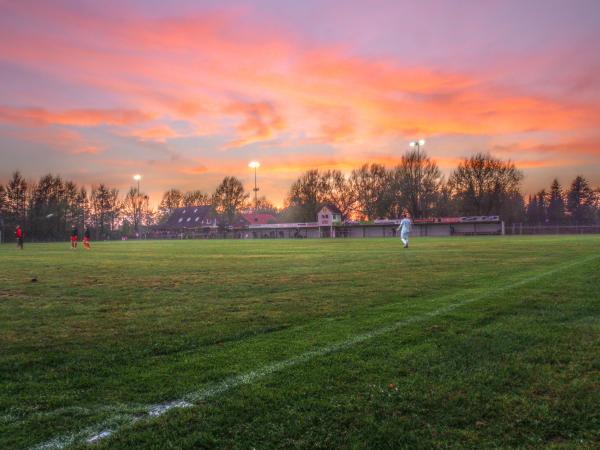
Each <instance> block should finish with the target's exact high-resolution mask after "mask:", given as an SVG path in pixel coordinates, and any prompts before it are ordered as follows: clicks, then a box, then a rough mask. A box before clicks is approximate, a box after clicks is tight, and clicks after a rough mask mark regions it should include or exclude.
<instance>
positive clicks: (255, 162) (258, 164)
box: [248, 161, 260, 169]
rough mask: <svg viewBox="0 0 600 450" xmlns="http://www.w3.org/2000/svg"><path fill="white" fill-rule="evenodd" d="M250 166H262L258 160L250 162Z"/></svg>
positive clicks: (254, 167)
mask: <svg viewBox="0 0 600 450" xmlns="http://www.w3.org/2000/svg"><path fill="white" fill-rule="evenodd" d="M248 167H251V168H253V169H256V168H258V167H260V163H259V162H258V161H252V162H251V163H250V164H248Z"/></svg>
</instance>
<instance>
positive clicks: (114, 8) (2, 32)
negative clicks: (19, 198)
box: [0, 0, 600, 205]
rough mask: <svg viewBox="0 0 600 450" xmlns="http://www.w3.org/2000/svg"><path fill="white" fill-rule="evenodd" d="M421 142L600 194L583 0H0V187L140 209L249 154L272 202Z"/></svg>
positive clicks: (596, 111)
mask: <svg viewBox="0 0 600 450" xmlns="http://www.w3.org/2000/svg"><path fill="white" fill-rule="evenodd" d="M421 137H423V138H425V139H427V145H426V150H427V152H428V153H429V155H430V156H432V157H433V158H434V159H436V160H437V161H438V164H439V165H440V167H441V168H442V169H443V171H444V172H445V173H446V174H447V173H449V171H450V170H451V169H452V168H453V167H455V165H456V164H457V161H458V159H459V158H460V157H463V156H468V155H470V154H472V153H474V152H477V151H489V152H491V153H492V154H494V155H495V156H498V157H502V158H510V159H512V160H513V161H515V162H516V163H517V165H518V166H519V167H520V168H522V169H523V170H524V171H525V175H526V178H525V182H524V186H523V191H524V193H529V192H532V191H536V190H539V189H540V188H542V187H547V186H549V184H550V182H551V180H552V178H553V177H555V176H557V177H558V178H559V180H560V181H561V182H562V183H563V184H567V183H569V182H570V181H571V179H572V178H573V177H574V176H575V175H577V174H582V175H584V176H586V177H587V178H588V179H589V180H590V181H592V183H593V184H594V185H595V186H598V185H600V1H597V0H518V1H517V0H514V1H511V0H497V1H496V0H447V1H441V0H439V1H433V0H419V1H416V0H415V1H401V0H395V1H392V0H390V1H376V0H375V1H350V0H347V1H324V0H320V1H313V0H302V1H299V0H289V1H285V0H264V1H259V0H255V1H201V0H189V1H184V0H179V1H175V0H170V1H168V2H167V1H159V0H143V1H142V0H139V1H136V0H131V1H124V0H119V1H115V0H109V1H107V0H103V1H101V2H100V1H83V0H73V1H53V0H46V1H28V0H0V182H4V181H6V179H7V178H8V177H9V176H10V173H11V172H12V171H13V170H15V169H20V170H21V171H22V172H23V173H24V174H25V175H26V176H27V177H29V178H31V179H33V178H37V177H39V176H40V175H42V174H45V173H48V172H52V173H54V174H60V175H62V176H63V177H64V178H67V179H72V180H74V181H76V182H78V183H82V184H85V185H86V186H88V187H89V186H90V185H91V184H92V183H98V182H101V181H102V182H105V183H108V184H110V185H112V186H115V187H118V188H120V189H121V190H125V189H127V188H128V187H129V186H131V185H132V184H133V180H132V175H133V174H134V173H141V174H142V175H143V179H142V189H143V190H145V191H146V192H149V193H150V194H151V195H152V200H153V203H154V204H156V203H158V201H159V200H160V195H161V193H162V192H163V191H164V190H166V189H168V188H172V187H173V188H179V189H182V190H188V189H202V190H205V191H213V190H214V188H215V186H216V185H217V183H218V182H219V181H220V180H221V179H222V178H223V176H225V175H235V176H237V177H239V178H240V179H242V181H244V183H246V186H247V187H248V188H250V187H251V186H250V183H251V180H252V177H251V170H250V169H249V168H248V166H247V165H248V162H249V161H251V160H258V161H260V162H261V164H262V167H261V168H260V169H259V184H260V186H261V193H263V194H266V195H267V197H269V198H270V199H271V200H272V201H273V202H275V203H276V204H279V205H280V204H281V203H282V202H283V199H284V197H285V194H286V192H287V189H288V187H289V185H290V183H291V182H292V181H293V180H294V179H295V178H296V177H297V176H298V175H299V174H300V173H301V172H302V171H304V170H306V169H309V168H322V169H325V168H338V169H341V170H344V171H349V170H350V169H352V168H354V167H358V166H360V165H361V164H362V163H364V162H381V163H384V164H386V165H388V166H392V165H394V164H395V163H396V162H397V161H398V160H399V159H400V156H401V155H402V153H403V152H404V151H406V149H407V148H408V142H409V141H410V140H411V139H415V138H421Z"/></svg>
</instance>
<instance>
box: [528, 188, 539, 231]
mask: <svg viewBox="0 0 600 450" xmlns="http://www.w3.org/2000/svg"><path fill="white" fill-rule="evenodd" d="M526 216H527V223H528V224H529V225H538V224H539V217H540V213H539V208H538V199H537V195H530V196H529V201H528V202H527V214H526Z"/></svg>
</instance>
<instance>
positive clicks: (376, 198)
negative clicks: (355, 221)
mask: <svg viewBox="0 0 600 450" xmlns="http://www.w3.org/2000/svg"><path fill="white" fill-rule="evenodd" d="M349 184H350V190H351V191H352V193H353V195H354V196H355V198H356V208H355V212H356V214H357V215H358V216H359V217H360V218H366V219H369V220H373V219H376V218H378V217H383V216H386V215H387V213H388V211H389V201H390V197H391V196H390V195H389V189H390V186H391V177H390V174H389V172H388V171H387V170H386V168H385V167H384V166H382V165H381V164H371V165H368V164H365V165H363V166H362V167H361V168H360V169H354V170H353V171H352V173H351V175H350V179H349Z"/></svg>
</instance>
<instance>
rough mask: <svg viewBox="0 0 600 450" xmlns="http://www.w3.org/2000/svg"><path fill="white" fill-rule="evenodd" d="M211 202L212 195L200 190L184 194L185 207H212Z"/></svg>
mask: <svg viewBox="0 0 600 450" xmlns="http://www.w3.org/2000/svg"><path fill="white" fill-rule="evenodd" d="M210 201H211V198H210V195H208V194H207V193H205V192H202V191H199V190H195V191H188V192H186V193H185V194H183V206H204V205H210Z"/></svg>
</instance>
